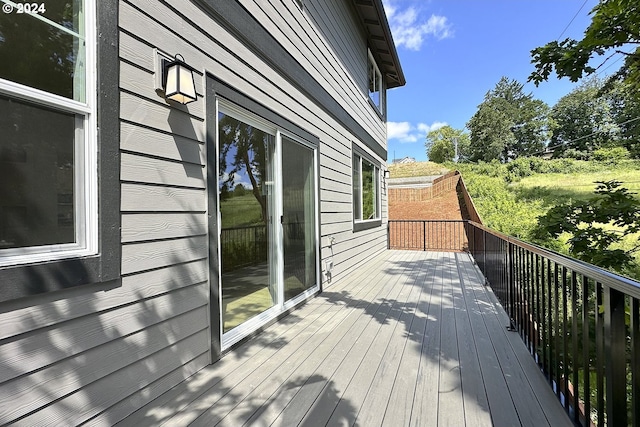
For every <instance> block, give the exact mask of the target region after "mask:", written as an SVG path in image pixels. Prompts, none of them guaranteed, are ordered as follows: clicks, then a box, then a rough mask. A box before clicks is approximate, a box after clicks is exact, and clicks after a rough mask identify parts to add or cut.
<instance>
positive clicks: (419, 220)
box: [389, 219, 469, 223]
mask: <svg viewBox="0 0 640 427" xmlns="http://www.w3.org/2000/svg"><path fill="white" fill-rule="evenodd" d="M396 222H461V223H464V222H469V220H466V219H390V220H389V223H396Z"/></svg>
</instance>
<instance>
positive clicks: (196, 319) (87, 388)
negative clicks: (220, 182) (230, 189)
mask: <svg viewBox="0 0 640 427" xmlns="http://www.w3.org/2000/svg"><path fill="white" fill-rule="evenodd" d="M218 3H219V4H225V5H227V6H228V7H229V8H230V9H232V10H234V11H239V13H240V14H241V16H239V17H238V16H236V17H235V18H234V19H240V21H242V20H249V19H254V21H255V18H254V14H255V15H259V16H260V17H261V18H260V19H261V22H260V25H261V30H259V31H258V30H256V31H258V32H257V34H258V35H260V34H263V33H264V32H267V33H270V34H273V35H272V40H275V41H276V42H277V46H276V52H279V53H278V54H279V55H281V54H282V52H283V51H284V52H287V51H288V50H289V51H290V52H289V53H288V55H289V56H288V59H287V61H293V62H295V63H297V64H298V65H297V68H296V69H294V70H292V74H286V73H285V72H286V70H283V69H280V68H277V67H274V64H273V60H272V59H268V58H267V57H266V53H265V52H264V51H261V50H260V43H258V41H256V40H253V42H254V43H256V45H252V46H247V40H240V39H238V34H237V32H236V31H233V29H232V28H230V25H231V24H230V23H229V22H227V21H221V20H220V19H219V17H218V18H215V13H214V11H212V10H211V9H210V8H208V7H207V6H206V4H205V2H200V1H186V0H167V1H162V2H158V1H155V0H153V1H152V0H136V1H120V3H119V28H120V34H119V43H120V45H119V51H120V64H121V70H120V129H117V130H115V131H117V132H119V133H120V139H121V140H120V149H121V169H122V170H121V201H120V210H121V215H122V230H121V236H120V238H121V242H122V263H121V268H122V274H123V277H122V286H121V287H119V288H116V289H112V290H109V291H102V290H100V289H91V287H89V288H87V289H75V290H68V291H61V292H60V293H56V294H51V295H48V294H45V295H41V296H37V297H34V298H31V299H28V300H24V301H18V302H13V303H11V304H0V324H1V325H3V327H2V328H0V359H1V360H3V365H2V369H1V370H0V424H5V423H9V422H12V421H17V423H18V425H20V424H22V425H59V424H79V423H82V422H89V424H92V425H110V424H113V423H116V422H117V421H119V420H120V419H122V418H123V417H125V416H126V415H128V414H130V413H131V412H133V411H134V410H135V409H137V408H139V407H140V406H142V405H144V404H145V403H146V402H148V401H150V400H151V399H153V398H155V397H157V396H159V395H160V394H161V393H163V392H165V391H167V390H168V389H170V388H171V387H173V386H174V385H176V384H177V383H179V382H180V381H182V380H183V379H184V378H186V377H188V376H190V375H192V374H193V373H195V372H197V371H198V370H199V369H201V368H202V367H203V366H205V365H206V364H208V363H210V354H209V349H210V336H211V335H210V331H209V319H208V313H209V307H208V296H209V283H208V262H207V255H208V253H207V250H208V247H207V245H208V236H207V189H206V168H205V164H206V155H205V153H206V147H205V140H206V123H205V113H206V111H205V99H204V98H202V97H201V98H199V99H198V101H196V102H194V103H192V104H189V105H188V106H184V107H175V106H173V107H169V106H168V105H166V103H165V102H164V101H163V100H162V99H161V98H159V97H158V96H157V95H156V93H155V91H154V87H153V81H154V76H153V73H154V67H155V64H154V57H153V51H154V48H157V49H159V50H160V51H162V52H164V53H166V54H171V55H173V54H175V53H180V54H182V55H183V56H184V57H185V59H186V60H187V62H188V63H189V64H190V65H192V66H193V67H195V68H196V70H198V75H197V85H198V92H199V93H200V95H204V74H203V73H204V71H205V70H206V71H207V72H209V73H211V74H212V75H214V76H216V78H218V79H220V80H222V81H225V82H226V84H228V85H229V86H230V87H234V88H236V89H237V90H239V91H242V92H243V93H244V95H246V96H247V97H249V98H251V99H253V100H255V102H257V103H259V104H260V105H262V106H264V107H265V108H267V109H269V110H271V111H273V112H274V113H276V114H278V115H280V116H282V117H285V118H286V119H287V120H289V121H291V122H292V123H294V124H295V125H296V126H298V127H300V128H301V129H304V130H305V131H306V132H309V133H310V134H312V135H315V136H317V137H318V138H319V140H320V175H321V178H320V203H321V210H322V213H321V232H322V233H323V236H322V242H321V246H322V257H323V262H322V266H323V269H324V265H325V263H324V259H329V258H331V255H332V260H333V265H334V267H333V271H332V275H333V277H334V278H335V277H336V276H337V275H341V274H344V273H345V272H346V271H348V270H349V269H351V268H354V267H357V265H359V263H361V262H362V261H364V260H365V259H368V258H370V257H371V256H373V255H374V254H375V253H376V252H379V251H381V250H383V249H384V248H385V247H386V227H385V226H384V223H385V222H386V213H385V214H384V215H383V226H382V227H380V228H378V229H372V230H366V231H362V232H358V233H354V232H353V231H352V228H353V225H352V214H351V144H352V142H354V141H356V143H358V144H359V145H360V146H361V148H362V149H363V150H365V151H367V152H368V153H369V154H370V155H371V156H373V157H375V158H376V159H378V160H379V161H380V163H384V161H385V159H386V152H385V150H384V148H383V147H384V146H385V137H384V135H385V129H384V124H383V123H381V122H380V120H379V118H377V116H376V115H375V112H374V111H372V109H371V108H370V106H368V103H367V102H366V101H367V99H366V92H365V91H364V90H363V88H362V79H363V76H362V75H355V76H352V74H355V73H356V70H357V69H358V68H359V67H360V66H361V67H363V69H366V52H365V53H364V54H358V55H359V56H358V55H354V52H359V51H360V50H361V49H362V48H363V47H365V48H366V43H365V42H364V41H363V39H359V38H358V37H360V36H362V35H359V33H358V31H354V30H353V28H352V27H355V26H356V24H355V22H353V20H354V19H355V15H354V14H353V13H352V10H351V8H350V6H348V5H345V4H343V2H340V1H332V2H328V3H327V5H326V7H324V6H323V4H322V2H320V1H317V2H311V3H309V10H308V11H303V12H301V11H300V10H299V9H298V8H297V6H296V5H295V2H293V1H291V2H289V1H285V0H283V1H276V0H273V1H270V2H263V1H255V2H253V1H242V2H235V1H231V0H228V1H227V0H226V1H220V2H218ZM305 3H307V2H305ZM237 6H239V7H240V9H237ZM225 7H226V6H225ZM272 7H276V9H272ZM203 11H204V12H206V13H203ZM306 13H309V14H310V15H305V14H306ZM214 18H215V19H214ZM325 20H328V21H331V20H333V21H334V22H335V24H333V25H335V27H333V28H329V27H327V28H318V27H317V25H318V23H319V22H324V21H325ZM285 22H286V23H288V26H286V27H285V25H284V23H285ZM349 23H351V26H350V25H349ZM176 29H179V31H176ZM331 31H344V32H345V34H344V37H345V40H346V42H341V40H342V37H337V36H334V37H333V38H330V39H329V38H327V37H326V35H327V33H328V32H331ZM362 37H363V36H362ZM287 40H288V41H287ZM249 42H251V40H249ZM285 46H286V47H285ZM294 46H295V49H294ZM271 53H273V52H271ZM352 56H353V57H354V58H357V59H353V58H351V57H352ZM346 58H349V61H350V62H348V63H347V62H345V61H346ZM358 61H361V63H358ZM365 73H366V72H365ZM309 76H311V78H312V80H313V82H315V83H313V82H312V83H313V84H312V85H311V87H310V86H309V82H307V81H306V79H308V78H309ZM365 77H366V75H365ZM318 87H324V88H325V91H324V92H322V91H318V90H317V89H318ZM103 131H104V130H103ZM382 197H383V206H386V196H385V194H384V191H382ZM383 212H386V207H385V208H384V209H383ZM329 236H332V237H334V238H335V244H334V246H333V254H331V251H330V249H329V247H328V240H329V239H328V237H329ZM329 285H330V283H325V286H329ZM5 325H6V326H5ZM150 422H152V421H151V420H150Z"/></svg>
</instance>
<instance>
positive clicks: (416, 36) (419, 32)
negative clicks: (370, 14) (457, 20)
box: [383, 0, 453, 50]
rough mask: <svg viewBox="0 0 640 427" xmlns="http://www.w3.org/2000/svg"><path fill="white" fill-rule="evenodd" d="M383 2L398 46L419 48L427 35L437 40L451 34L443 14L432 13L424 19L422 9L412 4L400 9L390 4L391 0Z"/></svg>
mask: <svg viewBox="0 0 640 427" xmlns="http://www.w3.org/2000/svg"><path fill="white" fill-rule="evenodd" d="M383 4H384V9H385V12H386V14H387V19H388V20H389V26H390V27H391V34H393V40H394V42H395V44H396V47H398V48H400V47H403V46H404V47H405V48H407V49H409V50H420V48H421V47H422V44H423V43H424V40H425V38H426V37H428V36H431V37H434V38H436V39H437V40H442V39H446V38H448V37H452V36H453V30H452V29H451V25H450V24H449V23H448V21H447V18H446V17H445V16H439V15H433V14H432V15H431V16H430V17H429V18H428V19H425V17H424V14H423V13H422V11H421V10H419V9H417V8H416V7H414V6H409V7H407V8H406V9H404V10H400V9H399V8H398V7H397V6H396V5H394V4H392V0H385V1H383Z"/></svg>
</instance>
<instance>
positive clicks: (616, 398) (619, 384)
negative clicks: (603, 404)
mask: <svg viewBox="0 0 640 427" xmlns="http://www.w3.org/2000/svg"><path fill="white" fill-rule="evenodd" d="M624 305H625V304H624V294H623V293H622V292H620V291H617V290H615V289H611V288H610V287H609V286H605V287H604V306H605V315H604V352H605V357H604V360H605V376H606V383H607V385H606V388H607V398H606V401H607V425H609V426H626V425H627V405H626V403H627V396H626V393H627V388H626V372H625V366H626V357H625V356H626V343H625V341H626V332H625V307H624Z"/></svg>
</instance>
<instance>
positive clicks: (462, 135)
mask: <svg viewBox="0 0 640 427" xmlns="http://www.w3.org/2000/svg"><path fill="white" fill-rule="evenodd" d="M456 142H457V144H458V158H459V159H462V160H464V159H466V157H467V155H468V154H467V153H468V151H469V134H468V133H466V132H465V131H464V130H463V129H454V128H452V127H451V126H444V127H441V128H439V129H436V130H432V131H430V132H429V133H428V134H427V141H426V143H425V146H426V148H427V156H428V157H429V160H430V161H432V162H436V163H444V162H450V161H453V160H454V157H455V154H456V150H455V145H456Z"/></svg>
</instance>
